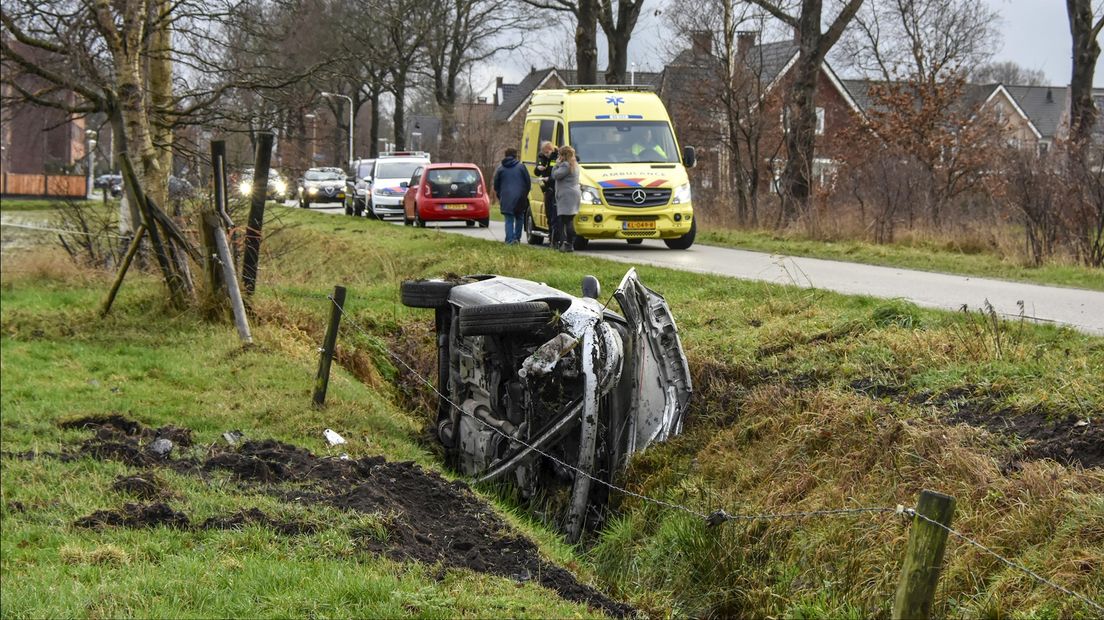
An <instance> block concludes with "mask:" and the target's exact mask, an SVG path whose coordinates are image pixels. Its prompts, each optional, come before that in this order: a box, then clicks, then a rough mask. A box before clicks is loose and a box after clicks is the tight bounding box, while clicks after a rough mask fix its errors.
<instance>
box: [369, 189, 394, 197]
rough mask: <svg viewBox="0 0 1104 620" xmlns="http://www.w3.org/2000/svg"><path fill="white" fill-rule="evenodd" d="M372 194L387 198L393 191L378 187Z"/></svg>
mask: <svg viewBox="0 0 1104 620" xmlns="http://www.w3.org/2000/svg"><path fill="white" fill-rule="evenodd" d="M372 193H373V194H375V195H377V196H386V195H388V194H390V193H391V190H389V189H387V188H386V187H377V188H376V189H375V190H373V191H372Z"/></svg>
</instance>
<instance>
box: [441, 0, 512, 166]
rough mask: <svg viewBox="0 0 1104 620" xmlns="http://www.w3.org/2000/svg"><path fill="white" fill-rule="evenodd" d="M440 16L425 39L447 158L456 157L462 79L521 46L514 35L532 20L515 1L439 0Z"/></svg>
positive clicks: (443, 154) (442, 146) (442, 148)
mask: <svg viewBox="0 0 1104 620" xmlns="http://www.w3.org/2000/svg"><path fill="white" fill-rule="evenodd" d="M433 13H434V15H435V19H434V21H433V24H432V25H431V27H430V32H429V35H428V36H427V39H426V48H427V55H428V56H429V63H428V64H429V69H430V78H431V80H432V85H433V99H434V102H435V103H436V105H437V111H438V113H439V115H440V118H441V142H440V145H439V149H440V151H441V154H442V156H443V157H453V156H454V155H457V153H455V139H456V133H457V131H456V124H457V118H456V104H457V97H458V87H459V86H460V79H461V77H462V76H463V74H464V73H465V72H467V71H468V70H469V69H470V68H471V67H472V66H473V65H475V64H476V63H480V62H484V61H486V60H488V59H490V58H492V57H493V56H495V55H496V54H498V53H500V52H504V51H508V50H513V49H516V48H517V47H518V45H520V42H519V41H517V40H516V39H515V38H514V34H515V32H516V31H517V29H518V28H520V27H521V26H522V25H523V24H525V23H527V22H528V21H529V19H528V18H529V16H526V15H523V14H522V12H521V11H519V10H517V9H516V7H515V6H513V5H503V4H502V3H500V2H493V1H492V0H436V8H435V9H434V10H433Z"/></svg>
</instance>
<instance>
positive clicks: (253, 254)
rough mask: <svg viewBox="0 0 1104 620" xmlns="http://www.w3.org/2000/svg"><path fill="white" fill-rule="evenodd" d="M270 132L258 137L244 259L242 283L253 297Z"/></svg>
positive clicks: (265, 194)
mask: <svg viewBox="0 0 1104 620" xmlns="http://www.w3.org/2000/svg"><path fill="white" fill-rule="evenodd" d="M272 140H273V136H272V133H270V132H262V133H260V134H258V135H257V156H256V161H255V162H254V165H253V195H252V200H251V201H250V206H249V226H248V227H247V228H246V229H245V257H244V258H243V259H242V281H243V282H244V283H245V292H246V294H248V295H252V294H253V291H254V290H256V288H257V261H258V260H259V258H260V254H261V226H263V225H264V208H265V198H266V197H267V194H268V167H269V164H270V163H271V161H272Z"/></svg>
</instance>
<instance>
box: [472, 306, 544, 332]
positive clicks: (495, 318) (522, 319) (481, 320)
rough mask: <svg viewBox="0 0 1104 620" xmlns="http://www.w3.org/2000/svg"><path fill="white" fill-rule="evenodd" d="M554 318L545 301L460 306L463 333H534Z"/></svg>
mask: <svg viewBox="0 0 1104 620" xmlns="http://www.w3.org/2000/svg"><path fill="white" fill-rule="evenodd" d="M552 317H553V314H552V309H551V308H550V307H549V306H548V304H547V303H545V302H543V301H523V302H518V303H512V304H490V305H486V306H469V307H467V308H460V335H461V336H494V335H499V334H519V333H533V332H536V331H539V330H541V329H543V328H545V327H548V325H549V324H551V323H552Z"/></svg>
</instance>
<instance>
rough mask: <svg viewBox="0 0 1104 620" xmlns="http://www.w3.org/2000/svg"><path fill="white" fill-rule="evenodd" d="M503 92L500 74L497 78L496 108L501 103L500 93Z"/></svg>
mask: <svg viewBox="0 0 1104 620" xmlns="http://www.w3.org/2000/svg"><path fill="white" fill-rule="evenodd" d="M501 92H502V76H501V75H500V76H498V77H496V78H495V94H494V104H495V107H496V108H497V107H498V104H499V103H500V102H499V100H498V95H499V93H501Z"/></svg>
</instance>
